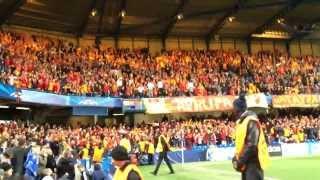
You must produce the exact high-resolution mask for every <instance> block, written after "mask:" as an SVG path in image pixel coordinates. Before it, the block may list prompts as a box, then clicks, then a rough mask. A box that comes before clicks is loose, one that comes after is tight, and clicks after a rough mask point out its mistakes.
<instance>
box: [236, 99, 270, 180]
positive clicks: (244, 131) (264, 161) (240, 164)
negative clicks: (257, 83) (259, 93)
mask: <svg viewBox="0 0 320 180" xmlns="http://www.w3.org/2000/svg"><path fill="white" fill-rule="evenodd" d="M233 105H234V110H235V113H237V114H238V115H239V114H240V118H239V120H237V125H236V139H235V144H236V150H235V156H234V158H233V159H232V164H233V167H234V169H235V170H237V171H239V172H241V173H242V180H263V177H264V170H265V169H266V168H267V167H268V165H269V164H270V159H269V153H268V146H267V143H266V140H265V136H264V132H263V130H262V127H261V124H260V122H259V119H258V117H257V114H256V113H255V112H253V111H249V110H247V105H246V101H245V98H244V97H239V99H236V100H235V102H234V103H233Z"/></svg>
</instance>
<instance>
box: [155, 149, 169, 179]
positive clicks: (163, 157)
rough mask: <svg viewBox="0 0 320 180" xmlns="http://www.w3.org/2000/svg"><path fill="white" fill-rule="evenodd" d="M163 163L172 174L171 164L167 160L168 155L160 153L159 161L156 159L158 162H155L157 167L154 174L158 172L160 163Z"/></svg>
mask: <svg viewBox="0 0 320 180" xmlns="http://www.w3.org/2000/svg"><path fill="white" fill-rule="evenodd" d="M163 160H164V161H165V162H166V163H167V165H168V167H169V169H170V172H171V173H174V171H173V169H172V166H171V163H170V160H169V158H168V155H167V152H160V153H159V159H158V162H157V166H156V169H155V170H154V174H157V173H158V170H159V167H160V165H161V163H162V161H163Z"/></svg>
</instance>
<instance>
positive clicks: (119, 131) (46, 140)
mask: <svg viewBox="0 0 320 180" xmlns="http://www.w3.org/2000/svg"><path fill="white" fill-rule="evenodd" d="M262 127H263V129H264V131H265V132H266V136H267V139H268V140H269V141H270V142H287V143H299V142H305V141H307V140H313V141H319V140H320V136H319V135H320V119H319V118H318V117H312V116H294V117H283V118H275V119H272V120H271V121H268V122H266V123H263V125H262ZM234 130H235V123H234V122H232V121H228V120H227V119H201V120H200V119H193V120H172V121H164V122H160V123H158V124H145V123H142V124H140V125H139V126H137V127H134V128H129V127H127V126H124V125H120V126H117V127H99V126H94V127H86V128H85V127H82V128H81V127H77V128H67V127H60V126H51V125H33V124H25V123H13V122H11V123H6V124H1V125H0V132H1V134H0V140H1V141H0V145H1V146H0V150H1V157H0V161H1V162H0V163H1V165H0V169H1V168H2V172H1V171H0V172H1V173H2V175H4V176H11V175H12V170H13V175H12V176H16V177H22V176H25V177H28V178H31V179H32V178H34V179H35V178H36V177H46V178H50V177H52V174H53V173H55V174H56V175H57V177H58V178H64V177H69V179H79V177H83V176H84V175H87V174H90V175H91V176H92V177H93V180H98V179H99V178H98V177H100V178H101V177H102V178H106V179H107V178H108V177H109V176H108V174H109V173H110V172H111V170H110V165H111V161H110V159H108V153H109V152H110V150H112V148H114V147H115V146H117V145H118V144H121V145H123V146H124V147H126V148H127V150H128V152H131V153H135V154H144V153H146V154H149V155H151V156H152V155H153V154H154V153H155V147H154V146H155V145H156V144H157V142H156V141H157V137H158V135H159V134H160V132H161V133H164V134H166V135H168V137H169V139H170V141H169V142H170V144H171V146H172V147H173V148H182V147H183V148H186V149H191V148H193V147H195V146H204V145H222V146H227V145H232V144H233V143H234V138H235V137H234ZM138 157H139V155H138ZM148 161H149V163H152V157H151V159H148ZM88 162H91V163H90V164H93V166H92V167H90V166H88ZM109 178H110V177H109Z"/></svg>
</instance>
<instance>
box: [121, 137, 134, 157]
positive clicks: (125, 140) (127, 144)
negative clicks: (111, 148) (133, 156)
mask: <svg viewBox="0 0 320 180" xmlns="http://www.w3.org/2000/svg"><path fill="white" fill-rule="evenodd" d="M119 145H120V146H123V147H124V148H126V150H127V152H128V153H129V152H131V143H130V140H129V139H128V138H127V136H123V138H122V139H121V140H120V143H119Z"/></svg>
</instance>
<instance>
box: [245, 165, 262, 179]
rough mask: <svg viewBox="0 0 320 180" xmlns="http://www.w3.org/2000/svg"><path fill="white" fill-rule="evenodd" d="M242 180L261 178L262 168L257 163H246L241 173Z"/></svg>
mask: <svg viewBox="0 0 320 180" xmlns="http://www.w3.org/2000/svg"><path fill="white" fill-rule="evenodd" d="M242 180H263V170H262V169H261V168H260V166H259V164H256V163H250V164H248V165H247V167H246V170H245V172H243V173H242Z"/></svg>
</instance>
